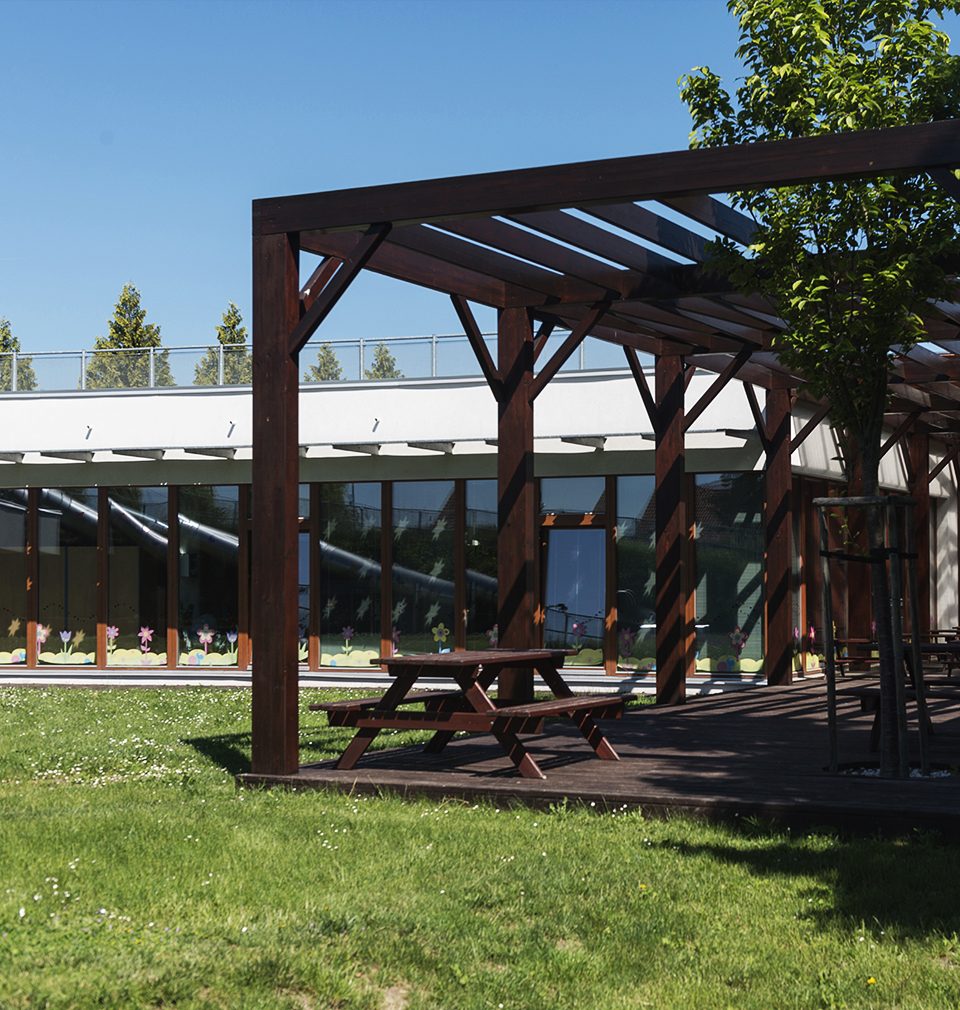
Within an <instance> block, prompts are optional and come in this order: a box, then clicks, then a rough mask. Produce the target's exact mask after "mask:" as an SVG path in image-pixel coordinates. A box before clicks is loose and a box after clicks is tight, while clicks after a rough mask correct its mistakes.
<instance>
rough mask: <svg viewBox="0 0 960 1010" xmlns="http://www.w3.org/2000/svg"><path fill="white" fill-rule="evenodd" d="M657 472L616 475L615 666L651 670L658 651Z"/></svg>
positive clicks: (626, 668) (624, 668) (625, 668)
mask: <svg viewBox="0 0 960 1010" xmlns="http://www.w3.org/2000/svg"><path fill="white" fill-rule="evenodd" d="M655 483H656V482H655V480H654V478H653V475H652V474H651V475H644V476H636V477H618V478H617V525H616V538H617V666H618V667H619V668H620V669H622V670H638V669H641V670H652V669H653V668H654V667H655V666H656V656H657V643H656V637H657V619H656V593H657V586H656V555H657V542H656V529H657V527H656V517H655V515H654V498H653V492H654V486H655Z"/></svg>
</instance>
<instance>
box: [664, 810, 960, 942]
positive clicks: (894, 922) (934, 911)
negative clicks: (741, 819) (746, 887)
mask: <svg viewBox="0 0 960 1010" xmlns="http://www.w3.org/2000/svg"><path fill="white" fill-rule="evenodd" d="M733 830H734V831H735V832H736V829H733ZM739 834H740V837H741V839H742V840H741V841H739V842H738V841H736V840H731V842H730V843H729V844H724V843H716V842H714V843H706V844H699V843H689V842H682V841H681V842H678V841H676V840H673V841H670V842H664V843H662V844H663V845H664V846H665V847H668V848H670V849H671V850H673V851H678V852H679V853H680V854H681V855H685V856H690V857H691V858H707V859H709V860H712V861H715V862H718V863H724V864H726V865H732V866H738V867H742V868H745V869H747V870H748V871H749V872H750V873H752V874H754V875H756V876H757V877H760V878H764V877H766V878H770V877H781V878H783V877H804V878H809V879H810V881H811V883H810V886H809V887H807V888H806V889H804V890H802V891H801V892H799V894H800V899H801V902H802V903H803V907H801V909H800V910H799V912H798V917H799V918H801V919H807V920H809V921H812V922H815V923H816V924H817V925H818V926H819V927H821V928H832V929H837V928H838V927H840V928H843V929H859V928H861V924H862V928H864V929H865V930H866V931H867V932H873V933H879V931H880V930H885V931H886V932H887V933H888V934H890V933H893V934H894V937H893V938H896V937H901V938H923V937H927V936H929V935H930V934H931V933H932V932H935V931H940V932H942V933H944V934H946V935H947V936H948V937H949V936H950V935H951V934H956V933H960V845H957V844H956V843H951V842H948V841H944V840H942V839H940V838H939V837H937V836H935V835H932V834H922V833H917V835H916V836H915V837H914V838H911V839H906V840H901V841H892V840H890V839H880V838H872V839H864V838H840V837H835V836H830V835H827V836H825V837H824V838H821V839H819V840H818V839H813V838H811V839H808V840H807V841H806V842H805V841H804V840H803V839H802V838H792V839H786V838H782V836H781V835H779V832H778V829H776V828H771V827H766V826H763V825H760V824H757V825H754V826H750V825H745V826H744V829H743V830H742V832H740V833H739ZM781 839H782V840H781Z"/></svg>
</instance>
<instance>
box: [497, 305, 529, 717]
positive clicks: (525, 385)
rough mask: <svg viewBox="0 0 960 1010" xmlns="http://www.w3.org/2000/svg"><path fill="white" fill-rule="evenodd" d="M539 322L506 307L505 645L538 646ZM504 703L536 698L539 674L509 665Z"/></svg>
mask: <svg viewBox="0 0 960 1010" xmlns="http://www.w3.org/2000/svg"><path fill="white" fill-rule="evenodd" d="M533 348H534V344H533V328H532V325H531V320H530V316H529V314H528V312H527V310H526V309H524V308H509V309H501V310H500V313H499V317H498V321H497V363H498V366H499V367H498V372H499V374H500V380H501V382H502V387H501V389H502V396H501V399H500V401H499V403H498V405H497V406H498V418H497V513H498V533H497V586H498V590H497V591H498V597H499V601H498V602H499V608H498V609H499V614H498V622H497V623H498V625H499V630H500V645H502V646H504V647H506V648H513V649H529V648H533V647H534V646H535V645H536V644H537V642H536V638H537V629H536V626H535V624H534V607H535V599H536V597H535V588H536V568H537V563H536V559H537V537H536V532H537V531H536V521H537V500H536V493H535V490H536V488H535V484H534V477H533V402H532V400H531V393H532V385H533ZM498 687H499V692H498V695H499V701H500V703H501V704H514V705H518V704H522V703H523V702H526V701H531V700H532V699H533V674H532V673H531V672H530V671H529V670H505V671H503V672H502V673H501V674H500V676H499V681H498Z"/></svg>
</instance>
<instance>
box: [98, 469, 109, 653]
mask: <svg viewBox="0 0 960 1010" xmlns="http://www.w3.org/2000/svg"><path fill="white" fill-rule="evenodd" d="M96 605H97V636H96V657H97V669H99V670H105V669H106V667H107V623H108V617H109V614H108V611H109V609H110V493H109V490H108V489H107V488H105V487H98V488H97V600H96Z"/></svg>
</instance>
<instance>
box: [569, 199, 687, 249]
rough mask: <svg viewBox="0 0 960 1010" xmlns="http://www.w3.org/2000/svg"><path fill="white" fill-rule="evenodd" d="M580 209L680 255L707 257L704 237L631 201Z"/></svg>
mask: <svg viewBox="0 0 960 1010" xmlns="http://www.w3.org/2000/svg"><path fill="white" fill-rule="evenodd" d="M580 209H581V210H583V211H585V212H586V213H588V214H590V215H591V216H593V217H595V218H599V220H601V221H606V222H607V224H612V225H613V226H614V227H615V228H621V229H623V231H628V232H630V233H631V234H632V235H636V236H637V237H638V238H644V239H647V240H648V241H650V242H653V243H655V244H656V245H659V246H662V247H663V248H664V249H669V250H670V251H671V252H675V253H677V254H678V255H680V256H685V257H686V258H687V259H690V260H693V261H694V262H695V263H702V262H703V261H704V260H705V259H706V258H707V240H706V239H705V238H703V237H702V236H701V235H698V234H697V233H696V232H692V231H688V230H687V229H686V228H683V227H681V226H680V225H678V224H674V222H673V221H668V220H667V219H666V218H665V217H660V215H659V214H654V213H653V211H650V210H647V209H646V208H645V207H638V206H637V205H636V204H635V203H615V204H610V205H608V206H605V207H582V208H580Z"/></svg>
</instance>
